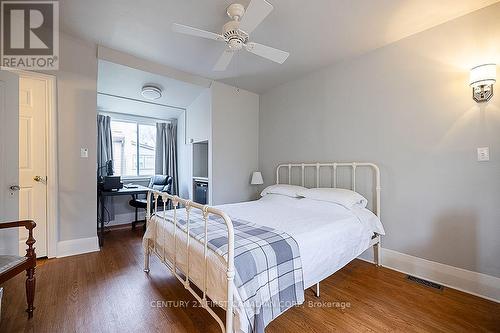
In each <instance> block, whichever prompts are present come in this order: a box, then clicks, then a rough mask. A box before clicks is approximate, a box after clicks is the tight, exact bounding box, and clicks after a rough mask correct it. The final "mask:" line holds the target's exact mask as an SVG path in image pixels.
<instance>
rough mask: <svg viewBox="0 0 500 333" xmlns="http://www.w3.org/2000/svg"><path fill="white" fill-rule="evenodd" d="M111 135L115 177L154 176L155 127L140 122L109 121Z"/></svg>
mask: <svg viewBox="0 0 500 333" xmlns="http://www.w3.org/2000/svg"><path fill="white" fill-rule="evenodd" d="M111 135H112V137H113V157H114V161H113V166H114V171H115V175H117V176H122V177H138V176H152V175H154V173H155V148H156V126H155V125H152V124H149V123H147V122H146V121H144V122H141V121H140V120H138V121H130V120H113V119H111Z"/></svg>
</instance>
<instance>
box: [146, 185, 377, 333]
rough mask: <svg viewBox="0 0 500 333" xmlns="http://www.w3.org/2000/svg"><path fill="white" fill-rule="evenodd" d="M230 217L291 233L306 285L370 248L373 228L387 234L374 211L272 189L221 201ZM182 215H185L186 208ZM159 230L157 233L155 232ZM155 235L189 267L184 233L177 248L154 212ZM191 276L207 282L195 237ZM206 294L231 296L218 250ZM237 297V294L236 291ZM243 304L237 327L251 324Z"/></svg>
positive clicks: (163, 251) (161, 249) (159, 245)
mask: <svg viewBox="0 0 500 333" xmlns="http://www.w3.org/2000/svg"><path fill="white" fill-rule="evenodd" d="M217 208H220V209H222V210H223V211H225V212H226V213H227V214H228V215H229V216H230V217H232V218H238V219H242V220H246V221H248V222H254V223H257V224H260V225H264V226H269V227H272V228H274V229H278V230H282V231H285V232H287V233H288V234H290V235H291V236H292V237H293V238H294V239H295V240H296V241H297V243H298V246H299V250H300V255H301V259H302V269H303V273H304V287H305V288H309V287H311V286H312V285H314V284H316V283H317V282H319V281H321V280H323V279H324V278H326V277H328V276H330V275H332V274H333V273H335V272H336V271H337V270H339V269H340V268H342V267H343V266H345V265H346V264H347V263H349V262H350V261H351V260H353V259H354V258H356V257H357V256H358V255H360V254H361V253H362V252H363V251H365V250H366V249H367V248H368V247H369V244H370V240H371V237H372V235H373V233H374V232H376V233H379V234H384V229H383V226H382V224H381V222H380V220H379V219H378V218H377V217H376V216H375V215H374V214H373V213H372V212H371V211H369V210H367V209H364V208H354V209H353V210H348V209H346V208H345V207H343V206H340V205H337V204H334V203H329V202H324V201H316V200H311V199H305V198H302V199H298V198H290V197H287V196H283V195H277V194H268V195H266V196H264V197H262V198H261V199H260V200H257V201H250V202H242V203H236V204H228V205H221V206H217ZM178 214H179V215H180V216H179V217H181V216H183V217H184V216H185V212H184V211H179V212H178ZM155 234H156V236H154V235H155ZM148 239H150V240H153V239H156V244H155V245H156V250H157V253H158V255H160V256H161V257H163V258H165V259H168V260H169V261H170V262H173V258H174V256H175V257H176V263H177V267H178V268H179V269H181V270H182V271H183V272H186V270H187V266H188V265H187V251H186V237H185V233H182V234H181V235H180V233H179V232H178V233H177V242H176V243H177V246H176V247H175V248H174V245H173V244H174V238H173V225H172V224H171V223H164V222H163V221H162V213H161V212H160V213H159V216H153V217H152V219H151V221H150V225H149V226H148V230H147V231H146V234H145V235H144V240H145V242H146V241H147V240H148ZM189 257H190V259H189V276H190V279H191V280H192V281H194V283H195V284H197V285H198V286H200V287H201V286H202V285H203V279H204V278H203V276H204V274H203V267H204V262H203V246H202V245H201V243H199V242H197V241H191V246H190V251H189ZM208 261H209V262H210V265H209V268H208V272H207V294H208V296H209V297H210V298H211V299H212V300H214V301H217V302H221V303H223V302H224V300H225V299H226V298H227V297H226V283H225V281H226V277H225V263H224V261H223V259H222V258H221V257H220V256H219V255H217V254H216V253H215V252H212V251H209V253H208ZM235 297H236V298H237V299H238V298H239V297H238V295H235ZM245 320H246V317H245V316H244V315H243V309H238V308H235V320H234V326H235V327H234V328H235V330H236V331H238V330H239V329H240V328H242V327H247V325H246V323H245Z"/></svg>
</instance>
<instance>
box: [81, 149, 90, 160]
mask: <svg viewBox="0 0 500 333" xmlns="http://www.w3.org/2000/svg"><path fill="white" fill-rule="evenodd" d="M80 157H82V158H87V157H89V150H88V148H80Z"/></svg>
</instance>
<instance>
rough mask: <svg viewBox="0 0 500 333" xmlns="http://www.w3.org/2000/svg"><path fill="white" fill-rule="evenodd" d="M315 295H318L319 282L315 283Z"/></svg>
mask: <svg viewBox="0 0 500 333" xmlns="http://www.w3.org/2000/svg"><path fill="white" fill-rule="evenodd" d="M316 297H319V282H318V283H316Z"/></svg>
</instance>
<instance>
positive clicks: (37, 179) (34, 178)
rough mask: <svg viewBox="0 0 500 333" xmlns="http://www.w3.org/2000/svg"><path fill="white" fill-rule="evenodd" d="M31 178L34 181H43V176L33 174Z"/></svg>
mask: <svg viewBox="0 0 500 333" xmlns="http://www.w3.org/2000/svg"><path fill="white" fill-rule="evenodd" d="M33 180H34V181H36V182H41V181H43V178H42V177H40V176H35V177H33Z"/></svg>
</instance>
